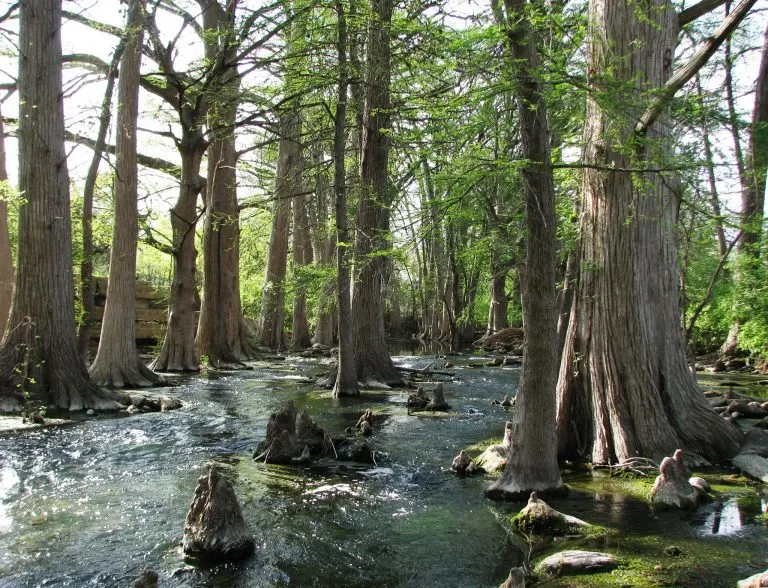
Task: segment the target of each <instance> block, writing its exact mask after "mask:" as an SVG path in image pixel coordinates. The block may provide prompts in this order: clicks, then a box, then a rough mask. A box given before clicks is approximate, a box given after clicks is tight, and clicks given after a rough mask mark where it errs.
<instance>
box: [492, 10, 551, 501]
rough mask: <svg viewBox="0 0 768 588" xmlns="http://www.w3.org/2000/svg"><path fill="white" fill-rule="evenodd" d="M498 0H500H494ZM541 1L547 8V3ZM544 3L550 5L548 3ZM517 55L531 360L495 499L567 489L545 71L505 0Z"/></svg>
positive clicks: (520, 13) (520, 18)
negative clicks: (560, 442) (558, 417)
mask: <svg viewBox="0 0 768 588" xmlns="http://www.w3.org/2000/svg"><path fill="white" fill-rule="evenodd" d="M492 1H494V2H495V1H496V0H492ZM534 4H536V7H537V8H539V7H540V4H539V3H533V2H532V3H530V5H534ZM542 4H543V3H542ZM505 6H506V12H507V14H506V26H507V39H508V45H509V52H510V54H511V58H512V60H513V68H514V76H515V79H516V81H517V93H518V96H517V98H518V100H517V104H518V108H517V114H518V119H519V125H520V138H521V146H522V155H523V159H525V160H526V161H528V162H529V164H528V165H527V166H526V167H524V168H523V170H522V172H521V173H522V176H523V186H524V187H523V190H524V193H525V222H526V228H527V232H526V237H525V245H526V263H525V265H524V266H521V268H520V272H521V274H522V279H521V283H522V290H523V317H524V323H525V324H526V325H536V328H535V329H533V328H526V329H525V334H524V341H523V343H524V349H525V350H524V352H523V365H522V370H521V373H520V386H519V389H518V392H517V395H516V400H515V406H516V410H515V414H514V416H513V420H512V424H513V430H512V436H511V445H510V447H509V450H508V454H507V465H506V467H505V468H504V473H503V474H502V475H501V477H500V478H499V479H498V480H497V481H496V482H494V483H493V484H492V485H491V486H490V487H489V488H488V490H487V494H488V495H490V496H496V497H504V498H509V499H514V500H519V499H521V498H524V497H526V496H527V495H528V494H530V492H532V491H538V492H555V491H560V490H561V489H562V488H563V482H562V480H561V479H560V470H559V469H558V465H557V444H556V443H555V436H554V425H555V406H556V405H555V387H556V385H557V357H556V355H555V353H556V343H557V308H556V301H557V292H556V281H555V278H556V275H555V271H556V267H555V264H556V260H557V236H556V231H555V228H556V222H557V220H556V219H557V217H556V214H555V189H554V181H553V177H552V161H551V158H550V152H549V141H550V136H549V130H548V128H547V113H546V106H545V104H544V99H543V97H542V95H541V86H540V82H539V81H538V79H537V78H536V76H537V75H538V74H537V73H536V69H537V67H538V53H537V49H536V41H535V36H534V33H533V31H531V30H530V29H529V28H528V26H527V25H526V24H525V23H526V22H528V21H527V20H526V18H525V16H524V10H525V8H526V2H525V0H505Z"/></svg>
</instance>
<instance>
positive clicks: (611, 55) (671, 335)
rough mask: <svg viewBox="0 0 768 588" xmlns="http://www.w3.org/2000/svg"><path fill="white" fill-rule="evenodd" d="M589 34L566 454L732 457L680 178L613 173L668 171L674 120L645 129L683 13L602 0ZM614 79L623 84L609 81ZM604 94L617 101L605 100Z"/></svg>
mask: <svg viewBox="0 0 768 588" xmlns="http://www.w3.org/2000/svg"><path fill="white" fill-rule="evenodd" d="M590 27H591V28H590V55H589V71H590V72H592V77H591V79H590V85H591V87H592V92H591V93H590V98H589V99H588V103H587V118H586V122H585V125H584V146H585V147H584V153H583V159H584V163H585V164H587V168H586V169H585V170H584V172H583V173H584V176H583V178H584V179H583V184H582V193H583V197H582V204H581V243H580V251H579V256H580V257H579V269H578V271H579V276H578V284H577V287H576V291H575V297H574V303H573V309H572V312H571V316H570V324H569V330H568V336H567V340H566V344H565V350H564V353H563V358H562V364H561V368H560V379H559V384H558V400H559V406H558V415H557V432H558V440H559V450H560V453H561V454H563V455H565V454H575V453H577V452H580V453H582V454H584V455H588V456H590V457H591V459H592V461H594V462H595V463H616V462H620V461H622V460H625V459H627V458H630V457H634V456H637V455H642V456H646V457H649V458H653V459H657V460H658V459H661V458H662V457H663V456H667V455H671V454H672V452H674V451H675V449H677V448H683V449H685V450H688V451H689V452H691V453H693V454H698V455H701V456H706V457H713V458H717V457H725V456H729V455H731V454H732V453H733V452H734V451H735V449H736V447H737V444H738V433H737V432H736V431H735V430H733V429H732V428H731V427H730V425H728V424H727V423H726V422H724V421H723V419H722V418H721V417H720V416H719V415H718V414H717V413H715V412H714V411H713V410H712V409H711V408H710V407H709V404H708V403H707V401H706V400H705V398H704V396H703V394H702V393H701V391H700V390H699V389H698V387H697V385H696V382H695V381H694V379H693V377H692V375H691V373H690V371H689V370H688V367H687V362H686V357H685V350H684V346H683V339H682V333H681V329H680V320H679V312H678V280H677V249H676V242H675V239H676V229H675V225H676V222H677V214H678V208H679V197H678V196H677V195H676V193H675V190H674V186H675V181H676V177H675V175H674V174H673V173H672V172H670V173H664V174H660V173H643V174H633V173H631V172H629V171H610V168H619V169H631V168H633V167H634V168H645V167H663V166H664V164H665V163H666V162H667V161H668V158H667V154H668V152H669V149H670V141H669V137H668V133H669V124H668V121H665V120H663V117H660V119H659V120H657V121H656V122H655V123H653V124H652V125H651V126H650V127H649V128H648V129H647V131H646V133H644V134H643V135H638V134H637V133H636V132H635V126H636V124H637V120H639V119H640V116H641V115H642V114H643V111H644V110H645V107H646V105H647V104H648V102H649V100H652V99H653V96H654V91H656V90H657V89H658V88H660V87H662V86H663V85H664V83H665V82H666V81H667V80H668V79H669V77H670V75H671V73H672V58H673V56H674V52H675V47H676V45H677V32H678V28H677V15H676V14H675V11H674V10H673V7H672V5H671V3H670V2H668V1H667V0H652V1H650V2H648V3H647V8H646V9H645V10H643V11H639V10H638V7H637V6H636V5H634V4H629V3H623V2H610V1H607V0H592V1H591V3H590ZM608 71H611V72H612V75H613V76H615V78H614V79H609V78H608V77H607V76H603V75H602V74H604V73H605V72H608ZM613 84H615V86H614V85H613ZM627 87H630V88H633V90H632V91H627V90H626V88H627ZM622 92H625V93H622ZM606 95H611V100H610V101H609V100H607V99H598V98H599V97H601V96H602V97H605V96H606ZM615 103H620V105H621V106H620V107H618V108H617V107H615V106H614V107H612V106H611V104H615Z"/></svg>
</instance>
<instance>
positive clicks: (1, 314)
mask: <svg viewBox="0 0 768 588" xmlns="http://www.w3.org/2000/svg"><path fill="white" fill-rule="evenodd" d="M7 181H8V168H7V167H6V162H5V129H4V128H3V117H2V114H0V182H7ZM12 296H13V259H12V257H11V240H10V235H9V233H8V202H6V201H5V200H4V199H0V333H5V326H6V323H7V322H8V313H9V312H10V310H11V297H12Z"/></svg>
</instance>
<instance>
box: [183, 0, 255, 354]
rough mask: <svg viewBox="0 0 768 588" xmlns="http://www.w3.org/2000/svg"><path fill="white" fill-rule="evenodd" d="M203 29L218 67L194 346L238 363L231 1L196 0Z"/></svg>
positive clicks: (244, 342) (236, 80)
mask: <svg viewBox="0 0 768 588" xmlns="http://www.w3.org/2000/svg"><path fill="white" fill-rule="evenodd" d="M198 3H199V4H200V6H201V8H202V9H203V26H204V28H205V30H206V32H207V35H208V36H206V49H205V50H206V57H207V58H208V60H209V61H210V62H211V63H213V64H214V67H216V68H218V75H217V76H216V81H215V82H214V83H215V84H217V87H216V88H215V90H214V95H213V97H212V98H211V103H210V104H209V109H208V127H209V129H210V131H211V133H212V134H213V141H212V142H211V145H210V147H209V148H208V181H207V190H206V195H207V198H206V210H205V225H204V232H203V296H202V304H201V307H200V322H199V325H198V331H197V352H198V353H199V354H200V355H201V356H206V357H207V358H208V362H209V363H210V364H211V365H212V366H220V365H222V364H230V365H231V364H238V365H242V364H241V362H242V361H243V360H247V359H251V358H253V357H255V349H254V348H253V346H252V345H251V343H250V342H249V340H248V336H247V330H246V327H245V324H244V321H243V314H242V307H241V305H240V271H239V270H240V223H239V208H238V204H237V169H236V168H237V152H236V149H235V130H234V129H235V124H236V121H237V106H238V93H239V91H240V76H239V74H238V72H237V66H236V64H235V63H234V60H235V50H234V49H233V47H232V35H233V34H234V26H235V15H234V10H235V3H229V4H228V8H227V9H226V10H225V9H224V8H222V7H221V6H220V5H219V3H218V2H216V1H215V0H198Z"/></svg>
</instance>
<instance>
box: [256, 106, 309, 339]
mask: <svg viewBox="0 0 768 588" xmlns="http://www.w3.org/2000/svg"><path fill="white" fill-rule="evenodd" d="M298 108H299V105H298V100H296V99H294V100H291V104H290V105H289V106H288V108H287V109H286V110H285V111H283V112H282V113H281V115H280V143H279V145H278V155H277V176H276V177H275V194H274V201H273V203H272V230H271V232H270V235H269V248H268V249H267V270H266V275H265V276H264V289H263V291H262V298H261V316H260V318H259V341H260V343H261V344H262V345H264V346H266V347H270V348H272V349H280V348H282V347H283V345H284V341H283V338H284V329H285V274H286V266H287V262H288V229H289V225H290V221H291V203H292V200H293V196H294V194H295V193H296V192H297V185H299V184H300V182H299V174H298V169H299V161H300V159H301V145H300V142H299V141H300V136H299V133H300V128H301V122H300V120H299V111H298Z"/></svg>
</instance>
